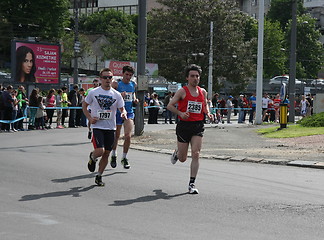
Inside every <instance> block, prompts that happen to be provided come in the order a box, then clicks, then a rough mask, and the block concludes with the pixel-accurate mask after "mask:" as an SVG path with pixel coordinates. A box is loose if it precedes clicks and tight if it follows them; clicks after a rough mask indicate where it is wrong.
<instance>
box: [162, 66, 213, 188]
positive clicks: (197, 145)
mask: <svg viewBox="0 0 324 240" xmlns="http://www.w3.org/2000/svg"><path fill="white" fill-rule="evenodd" d="M201 72H202V71H201V68H200V67H199V66H197V65H195V64H193V65H189V66H188V67H187V68H186V69H185V76H186V80H187V81H188V85H187V86H184V87H183V88H181V89H179V90H178V91H177V92H176V94H175V95H174V97H173V98H172V99H171V101H170V102H169V104H168V106H167V108H168V109H169V110H170V111H171V112H173V113H175V114H177V115H178V117H179V119H180V121H179V122H178V124H177V127H176V135H177V140H178V142H177V145H178V149H176V150H175V151H174V153H173V154H172V156H171V163H172V164H175V163H176V162H177V160H179V161H180V162H185V161H186V160H187V156H188V148H189V143H190V145H191V156H192V160H191V165H190V180H189V186H188V190H189V193H190V194H198V189H197V188H196V187H195V180H196V176H197V173H198V169H199V154H200V150H201V146H202V137H203V133H204V118H205V114H206V115H207V116H208V118H209V119H210V120H211V121H212V120H213V115H212V114H211V113H210V111H209V108H208V105H207V92H206V90H205V89H203V88H200V87H199V86H198V84H199V81H200V75H201ZM176 104H178V108H176V107H175V105H176Z"/></svg>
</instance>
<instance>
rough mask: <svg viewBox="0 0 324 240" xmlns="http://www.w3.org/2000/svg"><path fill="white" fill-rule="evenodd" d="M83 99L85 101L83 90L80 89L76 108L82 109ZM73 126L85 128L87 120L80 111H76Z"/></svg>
mask: <svg viewBox="0 0 324 240" xmlns="http://www.w3.org/2000/svg"><path fill="white" fill-rule="evenodd" d="M84 99H85V90H84V89H83V88H80V89H79V92H78V107H82V103H83V102H84ZM75 125H76V126H77V127H81V126H82V127H86V126H87V120H86V117H85V115H84V114H83V111H82V109H77V110H76V118H75Z"/></svg>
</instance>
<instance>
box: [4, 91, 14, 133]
mask: <svg viewBox="0 0 324 240" xmlns="http://www.w3.org/2000/svg"><path fill="white" fill-rule="evenodd" d="M12 91H13V87H12V86H11V85H9V86H8V87H7V89H6V91H3V92H2V100H3V104H4V109H3V120H9V121H10V120H12V111H13V102H14V100H13V98H12V95H11V93H12ZM1 130H4V131H7V132H10V123H3V124H2V126H1Z"/></svg>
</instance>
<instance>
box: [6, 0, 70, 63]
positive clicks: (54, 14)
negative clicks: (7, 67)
mask: <svg viewBox="0 0 324 240" xmlns="http://www.w3.org/2000/svg"><path fill="white" fill-rule="evenodd" d="M68 6H69V1H68V0H1V1H0V25H1V27H0V31H1V32H0V36H1V37H2V38H1V42H0V44H1V50H2V51H1V53H0V54H1V55H2V56H3V58H5V59H6V60H9V58H10V54H9V55H7V54H8V53H9V52H10V51H8V49H10V42H11V39H13V38H14V37H15V38H17V39H26V38H27V37H29V36H30V37H40V38H41V40H43V41H57V40H59V39H60V38H61V37H62V35H63V34H64V26H65V24H66V23H67V20H68V16H69V12H68ZM4 54H6V55H4Z"/></svg>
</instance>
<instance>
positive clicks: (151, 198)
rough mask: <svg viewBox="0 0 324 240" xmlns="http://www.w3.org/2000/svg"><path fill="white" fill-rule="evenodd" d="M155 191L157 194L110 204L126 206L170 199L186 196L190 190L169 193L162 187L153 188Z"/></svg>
mask: <svg viewBox="0 0 324 240" xmlns="http://www.w3.org/2000/svg"><path fill="white" fill-rule="evenodd" d="M153 192H154V193H155V195H147V196H143V197H138V198H134V199H128V200H116V201H114V203H112V204H109V206H125V205H130V204H133V203H140V202H151V201H155V200H159V199H164V200H169V199H171V198H175V197H180V196H184V195H187V194H188V192H185V193H179V194H174V195H169V194H167V193H165V192H163V191H162V190H161V189H156V190H153Z"/></svg>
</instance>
